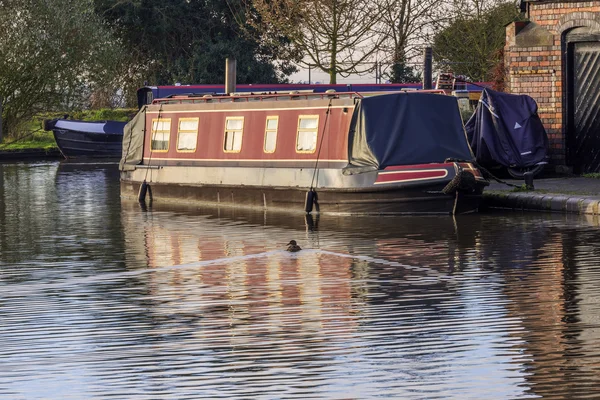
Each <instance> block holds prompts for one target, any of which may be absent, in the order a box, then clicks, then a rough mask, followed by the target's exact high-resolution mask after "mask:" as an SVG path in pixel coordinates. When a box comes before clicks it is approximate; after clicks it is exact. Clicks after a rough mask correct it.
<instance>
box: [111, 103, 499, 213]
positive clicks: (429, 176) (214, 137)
mask: <svg viewBox="0 0 600 400" xmlns="http://www.w3.org/2000/svg"><path fill="white" fill-rule="evenodd" d="M472 160H473V154H472V152H471V149H470V148H469V145H468V143H467V137H466V134H465V131H464V127H463V124H462V120H461V116H460V112H459V108H458V103H457V99H456V98H455V97H452V96H446V95H443V94H436V93H427V92H425V91H419V92H406V93H400V92H398V93H385V94H375V95H373V94H370V95H368V96H367V95H364V94H360V93H318V94H316V93H290V94H285V95H284V94H271V95H254V94H244V95H239V96H237V95H236V96H174V97H170V98H165V99H156V100H154V101H153V103H152V104H150V105H147V106H144V107H142V108H141V109H140V111H139V113H138V114H137V116H136V117H135V118H134V119H133V120H132V121H131V122H129V124H128V125H127V126H126V127H125V131H124V139H123V156H122V159H121V163H120V169H121V194H122V196H123V197H126V198H136V199H138V200H144V199H145V194H146V193H148V196H150V199H151V200H152V201H161V202H162V201H179V202H187V203H204V204H206V203H211V204H217V205H220V206H236V207H260V208H264V209H280V210H289V211H299V212H320V213H348V214H415V213H444V214H458V213H467V212H473V211H476V210H477V208H478V205H479V201H480V199H481V195H482V191H483V188H484V187H485V186H486V185H487V183H488V182H487V181H486V180H485V179H484V177H483V176H482V175H481V174H480V172H479V170H478V169H477V168H476V167H475V166H474V165H473V164H472V162H471V161H472Z"/></svg>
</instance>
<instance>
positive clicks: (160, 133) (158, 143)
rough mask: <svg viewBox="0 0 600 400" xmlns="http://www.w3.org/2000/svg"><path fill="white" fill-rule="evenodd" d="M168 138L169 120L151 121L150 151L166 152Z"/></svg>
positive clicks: (169, 134)
mask: <svg viewBox="0 0 600 400" xmlns="http://www.w3.org/2000/svg"><path fill="white" fill-rule="evenodd" d="M169 136H171V119H170V118H166V119H162V118H160V119H153V120H152V140H151V142H150V149H151V150H153V151H168V150H169Z"/></svg>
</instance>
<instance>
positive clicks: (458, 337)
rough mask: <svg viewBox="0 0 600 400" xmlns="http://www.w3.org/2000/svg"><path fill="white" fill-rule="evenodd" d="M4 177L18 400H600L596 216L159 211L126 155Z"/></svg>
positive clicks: (0, 320)
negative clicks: (135, 186) (143, 201)
mask: <svg viewBox="0 0 600 400" xmlns="http://www.w3.org/2000/svg"><path fill="white" fill-rule="evenodd" d="M0 176H2V181H1V182H0V183H2V182H3V186H2V188H3V189H1V190H2V191H0V218H1V219H2V220H0V223H1V226H2V229H3V230H2V232H1V236H0V359H1V360H2V364H1V366H0V371H1V373H0V398H10V399H20V398H26V399H30V398H57V399H58V398H61V399H62V398H77V399H79V398H107V397H114V398H124V397H125V398H130V399H134V398H140V399H141V398H176V399H184V398H191V399H197V398H302V399H305V398H373V397H392V398H411V399H419V398H420V399H433V398H443V399H447V398H460V399H463V398H465V399H466V398H498V399H506V398H536V397H544V398H557V399H559V398H564V399H567V398H580V397H585V396H589V397H594V396H597V395H600V391H599V390H598V388H599V387H600V384H599V383H600V382H598V380H599V379H600V378H599V377H600V371H599V369H600V367H599V366H600V354H599V353H600V350H598V349H600V319H599V317H598V315H600V314H599V311H600V295H599V294H598V293H600V291H599V290H598V289H599V287H600V268H599V267H598V265H597V262H596V261H595V260H597V256H598V254H597V253H598V251H600V250H597V246H595V245H594V243H596V242H597V241H598V239H599V237H600V235H599V231H598V229H597V224H595V223H593V221H592V223H590V222H588V221H583V220H580V219H575V218H565V217H563V216H548V215H543V214H533V215H516V214H492V215H478V216H477V215H476V216H464V217H461V218H456V219H453V218H448V217H419V218H417V217H398V218H391V217H383V218H381V217H379V218H378V217H357V218H348V217H344V218H336V217H323V218H319V219H318V220H316V219H313V220H305V219H304V217H303V216H296V215H286V214H273V213H269V214H264V213H253V212H243V211H239V210H227V209H220V210H210V209H209V210H190V209H182V208H180V209H175V208H168V207H167V208H160V207H158V208H157V207H154V208H153V209H151V210H150V211H147V212H144V211H142V210H140V209H139V207H137V206H136V205H130V204H128V203H121V201H120V200H119V192H118V175H115V171H114V170H113V169H111V167H107V166H95V167H94V166H89V167H88V168H87V169H85V168H84V169H77V168H75V167H72V166H71V167H69V168H66V167H65V166H64V165H62V164H58V163H48V164H44V163H42V164H36V165H34V166H27V167H25V166H18V165H8V166H7V165H3V166H0ZM48 176H51V177H52V178H53V179H50V181H48ZM115 176H117V180H116V181H115ZM17 182H21V183H23V182H30V183H28V184H25V186H24V187H25V188H23V189H21V186H19V185H17ZM41 199H45V201H41ZM24 205H27V207H25V206H24ZM292 238H293V239H296V240H297V241H298V242H299V243H300V245H301V246H302V247H303V248H304V249H305V250H303V251H301V252H299V253H295V254H290V253H287V252H285V251H282V249H283V248H284V247H285V243H287V241H289V240H290V239H292Z"/></svg>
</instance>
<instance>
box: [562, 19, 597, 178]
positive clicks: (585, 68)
mask: <svg viewBox="0 0 600 400" xmlns="http://www.w3.org/2000/svg"><path fill="white" fill-rule="evenodd" d="M565 39H566V40H565V44H566V47H567V63H566V64H567V65H566V77H567V79H566V84H567V91H566V117H567V118H566V122H567V132H566V142H567V143H566V144H567V152H566V155H567V164H568V165H571V166H573V169H574V172H575V173H588V172H600V34H594V33H592V32H591V31H590V29H589V28H576V29H573V30H572V31H570V32H569V33H568V34H567V35H566V37H565Z"/></svg>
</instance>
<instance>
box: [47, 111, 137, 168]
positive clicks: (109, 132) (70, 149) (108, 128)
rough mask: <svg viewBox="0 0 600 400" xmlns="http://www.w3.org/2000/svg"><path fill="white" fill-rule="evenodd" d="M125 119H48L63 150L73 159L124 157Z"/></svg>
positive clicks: (65, 154) (49, 126)
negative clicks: (122, 155) (122, 153)
mask: <svg viewBox="0 0 600 400" xmlns="http://www.w3.org/2000/svg"><path fill="white" fill-rule="evenodd" d="M125 124H126V123H125V122H119V121H77V120H66V119H55V120H51V121H50V120H46V121H44V129H45V130H51V131H52V133H53V134H54V140H56V145H57V146H58V148H59V150H60V152H61V153H62V154H63V156H64V157H65V158H67V159H71V158H113V159H119V158H121V152H122V148H123V129H124V127H125Z"/></svg>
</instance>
